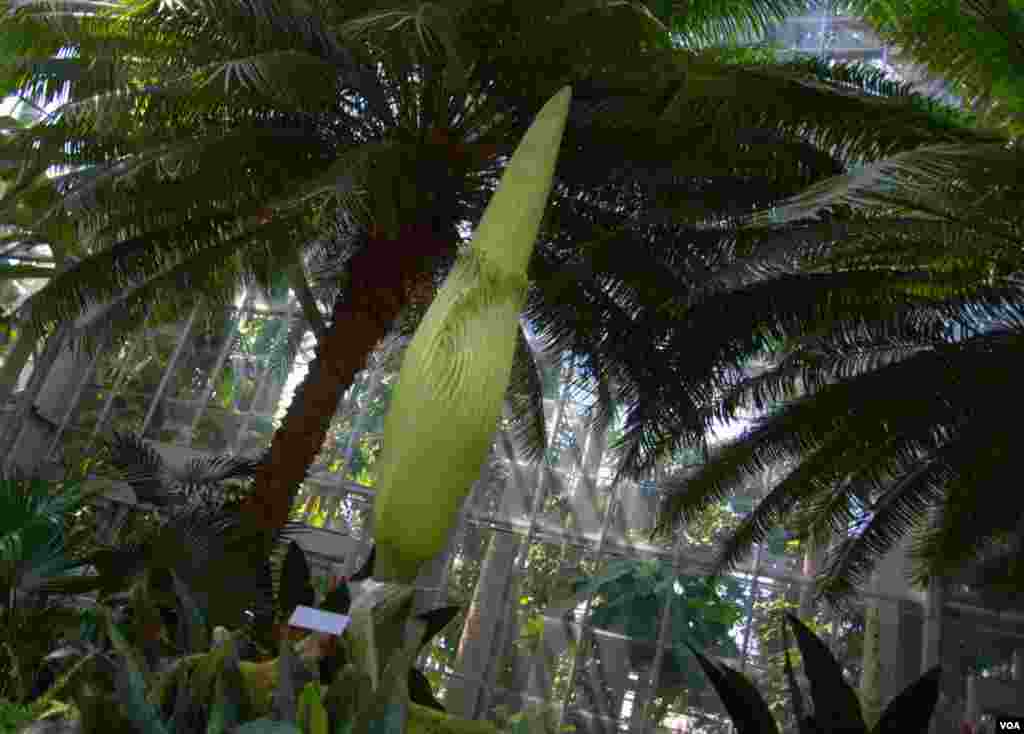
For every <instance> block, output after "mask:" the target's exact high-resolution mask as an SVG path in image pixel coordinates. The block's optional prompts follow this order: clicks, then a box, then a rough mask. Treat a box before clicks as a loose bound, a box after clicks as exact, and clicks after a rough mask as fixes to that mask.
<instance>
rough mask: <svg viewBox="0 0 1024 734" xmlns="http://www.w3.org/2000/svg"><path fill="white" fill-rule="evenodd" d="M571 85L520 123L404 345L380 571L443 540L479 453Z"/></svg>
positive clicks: (391, 574)
mask: <svg viewBox="0 0 1024 734" xmlns="http://www.w3.org/2000/svg"><path fill="white" fill-rule="evenodd" d="M571 96H572V90H571V89H570V88H569V87H565V88H563V89H562V90H561V91H559V92H558V93H557V94H556V95H555V96H554V97H552V98H551V99H550V100H548V102H547V104H545V105H544V107H543V108H542V109H541V111H540V112H539V113H538V115H537V118H536V119H535V120H534V122H533V124H532V125H531V126H530V128H529V129H528V130H527V131H526V135H524V136H523V139H522V141H521V142H520V143H519V147H517V148H516V151H515V153H514V154H513V156H512V159H511V160H510V161H509V164H508V167H507V168H506V169H505V172H504V174H503V175H502V178H501V182H500V184H499V186H498V190H497V191H496V192H495V193H494V196H493V197H492V198H491V201H490V203H489V204H488V205H487V209H486V211H485V212H484V215H483V218H482V219H481V221H480V224H479V226H478V227H477V230H476V233H475V235H474V238H473V242H472V244H471V245H470V246H469V247H468V248H467V249H466V250H465V251H463V252H461V253H460V254H459V257H458V260H457V261H456V264H455V266H454V267H453V269H452V271H451V273H450V274H449V275H448V278H447V279H446V280H445V283H444V285H443V286H442V287H441V289H440V291H439V292H438V294H437V297H436V298H435V299H434V302H433V303H432V304H431V306H430V308H429V309H428V310H427V313H426V315H425V316H424V317H423V321H422V322H421V323H420V326H419V328H418V329H417V330H416V333H415V335H414V336H413V338H412V341H411V343H410V344H409V347H408V349H407V350H406V353H405V358H404V361H403V363H402V369H401V371H400V372H399V377H398V384H397V385H396V386H395V392H394V397H393V400H392V403H391V408H390V410H389V411H388V414H387V417H386V418H385V421H384V449H383V454H382V457H381V469H380V474H379V476H378V482H377V487H378V490H377V498H376V502H375V507H374V511H375V530H374V532H375V535H376V543H377V551H378V559H377V573H376V576H377V578H378V579H381V580H393V581H401V582H409V581H411V580H412V579H414V578H415V577H416V574H417V572H418V571H419V568H420V566H421V565H422V564H423V563H424V562H426V561H428V560H430V559H431V558H433V557H434V556H435V555H437V554H438V553H439V552H440V551H441V550H442V549H443V548H444V546H445V543H446V541H447V539H448V534H449V531H450V530H451V528H452V525H453V524H454V522H455V519H456V515H457V513H458V509H459V505H460V503H461V502H462V500H463V499H464V498H465V496H466V494H467V493H468V491H469V489H470V486H471V485H472V483H473V481H474V480H475V479H476V477H477V475H478V474H479V472H480V467H481V465H482V464H483V462H484V461H485V460H486V458H487V452H488V450H489V448H490V445H491V441H492V438H493V435H494V430H495V427H496V425H497V421H498V416H499V415H500V412H501V405H502V400H503V398H504V395H505V391H506V389H507V388H508V383H509V378H510V375H511V370H512V357H513V353H514V350H515V344H516V330H517V329H518V325H519V315H520V313H521V311H522V307H523V302H524V300H525V297H526V287H527V276H526V266H527V263H528V262H529V260H530V255H531V253H532V252H533V247H534V243H535V242H536V239H537V234H538V231H539V229H540V221H541V215H542V214H543V212H544V208H545V206H546V204H547V199H548V194H549V193H550V191H551V185H552V180H553V177H554V170H555V161H556V159H557V157H558V149H559V146H560V145H561V140H562V134H563V132H564V130H565V122H566V118H567V116H568V113H569V101H570V99H571Z"/></svg>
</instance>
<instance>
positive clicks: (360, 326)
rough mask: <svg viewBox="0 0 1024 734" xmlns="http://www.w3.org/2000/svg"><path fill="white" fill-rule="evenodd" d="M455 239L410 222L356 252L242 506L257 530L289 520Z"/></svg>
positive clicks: (271, 529) (269, 531) (274, 528)
mask: <svg viewBox="0 0 1024 734" xmlns="http://www.w3.org/2000/svg"><path fill="white" fill-rule="evenodd" d="M455 244H456V241H455V238H454V236H452V235H443V234H441V233H439V232H438V231H437V229H435V228H434V227H432V226H431V225H429V224H426V225H423V224H419V225H406V226H403V227H402V228H401V229H400V231H399V234H398V237H397V239H395V240H390V241H389V240H385V239H383V238H371V240H370V241H369V242H368V243H367V244H366V245H365V246H364V247H363V248H362V249H361V250H360V251H358V252H357V253H356V254H355V255H353V256H352V259H351V260H350V261H349V267H348V273H349V281H348V283H347V285H346V288H345V290H344V291H343V292H342V294H341V295H340V296H339V298H338V300H337V301H336V302H335V304H334V308H333V311H332V318H331V324H330V326H329V327H328V329H327V331H326V333H325V334H324V337H323V339H322V340H320V341H319V342H318V344H317V350H316V352H317V353H316V357H315V358H314V359H313V361H312V362H311V363H310V365H309V372H308V373H307V375H306V379H305V380H304V381H303V382H302V383H301V384H300V385H299V386H298V387H297V388H296V389H295V396H294V398H293V399H292V402H291V405H289V406H288V411H287V413H286V414H285V416H284V420H282V422H281V427H280V428H278V429H277V432H276V433H275V434H274V439H273V441H272V442H271V445H270V451H269V453H268V455H267V459H266V460H265V461H264V463H263V464H262V465H261V466H260V468H259V470H258V471H257V473H256V476H255V481H254V483H253V491H252V493H251V495H250V496H249V497H248V498H247V499H246V501H245V502H244V503H243V505H242V508H241V510H242V513H243V516H244V517H246V518H247V519H248V520H249V521H250V522H251V523H253V527H254V528H255V529H258V530H260V531H263V532H264V533H267V534H272V533H274V532H276V531H277V530H279V529H280V528H282V527H283V526H284V525H285V523H286V522H287V521H288V516H289V513H290V510H291V505H292V501H293V500H294V498H295V494H296V492H297V491H298V488H299V485H300V484H301V482H302V480H303V479H304V478H305V477H306V472H307V471H308V470H309V467H310V466H311V465H312V464H313V460H314V459H315V458H316V456H317V454H319V453H320V450H321V449H322V448H323V444H324V441H325V439H326V437H327V430H328V428H329V427H330V422H331V419H332V418H333V417H334V413H335V411H336V410H337V408H338V403H339V401H340V400H341V398H342V396H343V395H344V394H345V391H346V390H347V389H348V388H349V387H350V386H351V385H352V381H353V379H354V378H355V376H356V374H357V373H358V372H359V371H360V370H361V369H362V368H363V367H364V366H365V365H366V360H367V357H368V356H369V355H370V353H371V352H372V351H373V349H374V347H376V346H377V344H378V343H379V342H380V340H381V339H383V338H384V337H385V336H386V335H387V333H388V331H389V330H390V329H391V326H392V324H393V323H394V321H395V318H396V317H397V316H398V315H399V313H400V312H401V311H402V309H403V308H404V307H405V306H406V305H407V304H408V303H409V293H410V291H411V290H412V288H413V287H414V286H415V284H416V282H417V281H418V280H419V279H420V278H422V277H423V276H424V275H425V274H426V273H429V272H431V271H433V269H434V267H435V263H436V260H437V258H438V257H440V256H443V255H446V254H449V253H452V252H454V251H455Z"/></svg>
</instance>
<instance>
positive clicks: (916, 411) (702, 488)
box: [662, 0, 1024, 604]
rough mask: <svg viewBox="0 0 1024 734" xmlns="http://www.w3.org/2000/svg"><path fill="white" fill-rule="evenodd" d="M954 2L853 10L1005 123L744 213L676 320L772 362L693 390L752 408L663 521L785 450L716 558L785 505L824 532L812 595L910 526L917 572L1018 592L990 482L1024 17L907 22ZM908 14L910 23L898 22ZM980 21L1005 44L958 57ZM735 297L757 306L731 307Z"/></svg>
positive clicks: (1022, 239) (754, 536) (980, 31)
mask: <svg viewBox="0 0 1024 734" xmlns="http://www.w3.org/2000/svg"><path fill="white" fill-rule="evenodd" d="M955 5H956V3H953V4H949V5H948V6H947V5H942V6H941V7H940V6H927V7H926V6H925V5H923V4H918V3H914V2H912V1H910V0H908V2H903V3H899V4H897V5H894V6H887V7H886V9H882V8H880V6H878V5H877V4H873V3H862V4H860V5H859V6H858V7H860V8H861V9H862V12H865V13H869V14H870V15H869V18H870V19H871V20H872V22H875V23H876V24H877V25H879V27H880V28H882V29H883V31H884V33H883V36H884V34H885V33H889V34H890V36H889V37H890V40H898V41H899V42H900V44H901V45H903V46H905V47H907V48H909V49H910V50H911V51H912V52H919V53H920V54H921V55H922V56H921V58H922V60H923V61H925V62H927V63H928V64H929V66H930V68H932V69H933V70H934V71H937V72H941V73H949V74H951V75H952V78H953V79H954V81H956V82H957V83H959V84H961V89H962V90H966V91H965V94H966V96H968V97H987V98H988V102H985V104H984V105H982V106H983V107H984V111H985V115H984V117H985V119H988V120H990V121H993V122H999V123H1000V124H1001V126H1002V127H1003V129H1004V132H1005V133H1007V134H1008V136H1006V137H1004V138H1003V139H1002V140H1001V141H993V142H990V143H983V144H968V145H939V146H925V147H923V148H921V149H919V150H915V151H907V152H904V153H900V154H897V155H895V156H892V157H890V158H887V159H883V160H880V161H877V162H875V163H872V164H868V165H865V166H862V167H860V168H859V169H856V170H852V171H849V172H847V173H846V174H843V175H840V176H836V177H834V178H832V179H828V180H825V181H823V182H820V183H818V184H816V185H814V186H811V187H810V188H808V189H807V190H806V191H804V192H802V193H801V194H800V195H799V196H797V197H794V198H792V199H790V200H788V201H786V202H782V203H781V204H780V205H779V206H776V207H775V208H774V209H771V210H770V211H764V212H762V213H760V214H758V215H756V216H753V217H751V218H750V219H749V220H748V222H747V223H746V236H749V237H752V238H753V239H754V241H757V242H759V243H760V244H759V246H758V249H757V251H756V252H755V253H754V254H755V256H754V257H751V258H750V259H749V260H748V262H746V263H743V262H738V263H736V264H734V267H732V268H731V269H730V270H729V271H728V275H729V277H730V278H731V283H732V284H733V289H732V290H731V291H729V292H728V293H722V294H716V295H715V296H713V297H711V298H708V299H705V300H704V301H703V302H701V303H699V304H697V305H694V306H693V307H692V309H691V310H690V311H689V312H688V317H689V318H690V319H691V323H690V325H689V326H688V329H689V332H690V334H691V337H692V336H694V335H696V334H697V333H698V329H699V326H698V325H699V324H705V325H707V324H711V323H714V325H715V328H716V332H717V333H715V335H714V338H715V339H716V342H715V343H716V344H717V345H718V347H717V348H718V349H719V350H720V351H721V352H722V353H723V354H724V353H726V352H725V350H728V349H733V348H735V347H734V345H735V344H738V343H742V344H745V345H746V346H747V347H748V348H749V347H751V346H756V348H758V349H760V350H761V353H762V355H770V356H771V357H772V358H773V359H774V364H773V366H772V368H771V369H770V370H768V371H767V372H764V373H763V374H759V375H757V376H755V377H749V376H744V375H742V374H739V373H733V374H731V375H728V376H727V377H726V378H725V379H722V380H719V381H718V382H717V383H716V384H714V385H713V386H712V387H713V389H709V390H708V392H706V393H705V395H706V397H707V402H706V406H705V410H704V416H705V418H707V419H710V417H711V416H714V417H717V418H720V419H725V420H729V419H735V418H737V417H738V416H740V415H741V413H742V411H743V410H751V409H752V410H754V411H755V412H757V413H758V414H759V415H760V418H759V419H758V420H757V421H755V422H754V424H753V425H752V426H751V428H750V429H749V430H748V431H747V433H746V434H745V435H744V436H742V437H741V438H740V439H739V440H737V441H735V442H733V443H732V444H731V445H729V446H726V447H725V448H723V449H722V450H721V451H720V452H719V454H718V456H717V458H716V460H715V461H714V462H712V463H711V464H710V465H709V466H708V467H707V468H706V470H705V471H703V472H702V473H700V474H699V475H698V476H696V477H694V478H693V479H691V480H690V481H689V482H686V483H684V482H683V481H681V478H677V480H676V481H675V482H674V483H673V485H674V486H673V487H672V491H671V496H670V497H669V499H668V501H667V503H666V505H665V507H664V510H665V512H664V514H663V517H662V521H663V527H667V526H668V524H669V523H670V522H671V521H673V520H678V519H680V518H687V517H690V516H691V515H692V514H693V513H695V512H697V511H698V510H699V509H700V508H701V507H703V506H704V505H705V504H706V503H708V502H711V501H714V500H715V499H718V498H721V497H722V496H723V495H724V494H727V493H729V492H730V491H732V490H733V489H734V488H735V487H737V486H738V484H739V483H740V482H741V481H742V479H743V478H744V477H745V476H747V475H749V474H750V473H756V472H759V471H760V470H761V469H762V468H763V467H765V466H772V465H778V464H780V463H781V462H784V461H791V462H793V468H792V470H791V471H790V472H789V473H788V474H787V475H786V476H785V477H784V478H783V479H782V480H781V481H780V482H779V483H778V484H777V485H776V486H775V487H774V489H773V490H772V491H771V492H770V493H769V494H768V496H767V497H766V498H765V499H764V501H763V502H762V503H761V504H760V505H759V506H758V507H757V508H756V509H755V510H754V512H753V513H752V514H751V515H750V516H749V517H748V518H747V519H746V520H745V521H744V523H743V524H742V525H741V526H740V528H739V529H738V531H737V533H736V535H735V536H734V537H733V538H732V540H731V541H730V543H729V544H727V546H726V547H725V548H724V549H723V551H722V553H721V555H720V563H719V568H720V569H725V568H729V567H731V566H733V565H734V564H735V563H736V562H737V561H738V560H740V559H741V558H742V557H743V556H744V555H746V553H747V552H748V551H749V550H750V549H751V547H752V546H753V545H754V544H756V543H757V542H760V540H761V539H762V538H763V537H764V535H765V533H766V532H767V531H768V530H769V529H771V528H772V527H774V526H777V525H778V524H779V523H781V522H791V523H793V524H794V526H795V527H797V528H798V529H799V530H800V531H801V532H802V533H804V534H808V535H809V534H817V535H818V536H819V537H829V536H832V535H833V533H835V534H837V535H838V536H839V539H840V540H839V542H838V544H837V545H836V546H835V547H834V548H833V549H832V551H831V553H830V557H829V559H828V563H827V564H826V568H825V569H824V571H823V573H822V575H821V578H820V582H821V583H820V585H819V590H820V591H821V592H823V593H824V594H825V595H826V597H827V598H829V599H830V600H832V601H840V600H842V599H843V598H844V597H846V596H847V595H848V594H849V592H850V591H852V590H853V589H854V588H856V587H857V586H861V585H863V584H865V583H866V582H867V581H868V579H869V576H870V573H871V571H872V569H873V568H874V566H875V564H876V563H877V561H878V560H879V559H880V558H881V557H882V556H883V555H885V554H886V553H887V552H888V551H889V550H891V549H892V548H894V547H895V546H896V545H897V544H898V543H899V541H900V540H901V539H902V538H903V537H904V536H905V535H906V534H907V533H911V532H912V533H913V534H914V543H913V544H912V555H913V556H914V557H915V559H916V561H917V563H916V567H915V569H914V578H915V580H916V581H918V582H924V581H925V580H927V579H928V578H931V577H939V578H941V577H946V578H950V577H955V576H957V575H959V576H960V577H961V580H962V581H964V582H966V583H970V584H972V585H984V586H985V587H987V589H988V597H989V600H990V601H992V602H993V603H1003V604H1005V603H1008V602H1010V601H1013V602H1014V603H1016V602H1019V598H1017V597H1018V594H1016V593H1015V592H1014V591H1013V590H1015V589H1019V588H1021V584H1022V583H1024V571H1022V569H1024V565H1022V563H1021V561H1022V560H1024V546H1022V544H1021V542H1020V538H1021V530H1022V526H1021V525H1020V521H1019V519H1018V518H1019V517H1020V511H1021V510H1022V509H1024V506H1022V505H1021V503H1020V499H1019V497H1018V494H1017V493H1013V492H1009V493H1007V492H1005V491H1004V488H1005V487H1007V486H1012V484H1011V482H1013V481H1014V480H1013V479H1012V477H1013V472H1014V463H1013V461H1012V449H1011V446H1012V439H1011V438H1010V435H1011V433H1012V431H1007V430H1006V429H1005V428H1003V426H1005V425H1006V421H1007V417H1008V416H1012V415H1013V414H1014V411H1015V409H1016V408H1017V407H1018V406H1017V403H1016V397H1015V396H1016V395H1017V394H1018V391H1017V389H1016V388H1015V387H1014V380H1015V375H1016V374H1017V373H1016V367H1017V366H1018V365H1019V364H1020V360H1021V359H1022V358H1024V350H1022V346H1024V341H1022V337H1024V321H1022V313H1024V291H1022V290H1021V285H1022V283H1021V280H1020V275H1019V274H1020V273H1021V271H1022V266H1024V260H1022V257H1021V252H1022V245H1024V219H1022V217H1021V211H1020V201H1021V196H1022V194H1024V190H1022V188H1021V180H1022V173H1024V158H1022V155H1021V151H1020V148H1019V146H1018V145H1017V144H1016V140H1015V138H1013V137H1012V136H1014V135H1016V134H1017V132H1019V107H1017V106H1016V105H1017V101H1018V100H1019V90H1018V89H1017V88H1016V87H1014V86H1013V85H1009V83H1008V81H1007V76H1006V75H1007V74H1008V73H1009V72H1010V71H1013V70H1016V69H1019V67H1020V57H1019V56H1018V52H1019V49H1020V48H1024V36H1022V35H1021V33H1020V32H1019V31H1018V30H1017V28H1018V26H1017V25H1016V23H1017V21H1019V20H1020V19H1021V17H1022V16H1021V13H1020V11H1018V10H1014V9H1008V8H1003V11H1005V12H1000V9H999V7H997V5H998V4H995V3H993V4H987V3H967V4H965V7H968V8H969V9H970V11H971V12H970V13H967V14H964V15H962V16H961V17H959V18H958V20H957V24H955V25H951V26H944V25H942V24H937V23H932V22H929V23H925V22H923V20H922V19H923V18H924V17H926V16H928V17H931V15H932V14H934V13H938V14H942V13H945V14H947V15H949V14H951V13H953V12H954V11H953V7H954V6H955ZM901 9H902V10H901ZM890 10H891V11H892V13H894V14H895V15H894V14H891V13H890ZM904 11H905V12H906V14H907V15H906V17H907V18H916V19H917V22H915V21H913V20H911V21H909V22H907V23H903V22H902V20H898V19H897V18H896V15H898V14H900V13H901V12H904ZM963 26H966V27H968V30H964V29H963ZM957 28H959V29H960V30H959V31H958V32H954V31H956V29H957ZM886 29H888V30H886ZM982 38H995V39H998V40H999V43H994V45H993V46H992V47H990V48H989V49H988V52H986V53H985V54H981V55H979V56H978V57H971V56H970V55H969V54H962V53H961V51H962V50H963V49H965V48H970V47H973V46H976V45H977V44H979V43H980V39H982ZM1004 82H1006V83H1004ZM783 286H785V287H788V289H789V290H788V293H787V296H786V298H784V299H781V298H777V297H776V296H777V294H778V293H779V292H780V288H781V287H783ZM737 299H742V300H743V301H745V302H746V303H747V304H748V306H749V308H748V309H746V310H744V313H746V312H747V311H748V310H749V311H750V312H751V313H757V317H756V318H746V317H744V316H737V315H735V310H736V305H737ZM741 302H742V301H741ZM703 343H704V344H705V345H706V344H707V342H703ZM713 362H714V358H713V357H709V358H708V360H707V361H705V362H703V365H702V366H698V367H695V369H698V370H699V369H704V370H705V371H706V372H707V371H710V370H711V365H712V364H713ZM698 412H699V411H694V413H693V415H696V414H697V413H698ZM676 435H677V436H678V435H681V431H676ZM668 443H669V442H663V444H664V445H667V444H668ZM662 448H664V446H662ZM1011 596H1012V597H1013V598H1012V599H1011Z"/></svg>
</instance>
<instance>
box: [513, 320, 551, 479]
mask: <svg viewBox="0 0 1024 734" xmlns="http://www.w3.org/2000/svg"><path fill="white" fill-rule="evenodd" d="M505 400H506V405H507V407H508V410H509V416H508V417H509V419H510V421H511V424H512V425H511V426H510V429H509V434H510V435H511V436H512V438H513V439H514V440H515V444H516V446H517V449H518V455H519V456H522V457H523V458H524V459H525V460H526V461H530V462H532V461H537V460H538V459H539V458H540V457H541V456H543V455H544V452H545V451H546V450H547V435H548V434H547V428H546V427H545V418H544V390H543V386H542V384H541V379H540V371H539V369H538V367H537V362H536V359H535V358H534V354H533V348H532V347H531V345H530V342H529V340H528V339H527V337H526V334H525V332H524V331H523V327H522V326H520V327H519V333H518V336H517V340H516V351H515V355H514V358H513V362H512V375H511V379H510V381H509V387H508V392H507V394H506V398H505Z"/></svg>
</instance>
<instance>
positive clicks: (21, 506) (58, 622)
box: [0, 476, 92, 702]
mask: <svg viewBox="0 0 1024 734" xmlns="http://www.w3.org/2000/svg"><path fill="white" fill-rule="evenodd" d="M91 494H92V492H90V491H86V490H84V489H82V487H81V485H80V484H77V483H74V482H58V483H51V482H46V481H43V480H39V479H26V478H21V477H15V476H8V477H4V478H2V479H0V599H2V602H0V644H2V647H0V696H3V697H6V698H9V699H10V700H13V701H16V702H24V701H26V700H27V697H28V695H29V692H30V690H31V688H32V686H33V682H34V680H35V676H36V673H37V672H38V668H39V666H40V664H41V661H42V658H43V656H44V655H45V654H46V653H47V652H48V651H49V650H50V648H51V647H52V646H53V645H54V644H55V642H56V641H57V640H59V639H60V637H61V636H62V635H64V634H67V633H68V632H69V631H70V630H71V629H73V628H74V627H75V626H76V624H77V615H76V613H75V612H74V611H73V610H72V609H71V608H70V607H68V606H66V605H64V604H62V603H61V600H55V599H46V600H44V601H42V602H40V601H39V599H38V598H37V594H38V591H39V590H40V589H42V588H44V587H45V585H46V584H48V583H50V582H52V581H54V580H56V579H61V578H66V577H67V573H68V572H69V571H70V570H72V569H73V568H74V567H75V566H76V565H77V557H76V555H77V554H78V552H79V551H80V550H81V549H80V547H79V546H80V542H81V538H80V537H79V536H78V535H77V534H74V533H70V532H69V531H68V529H67V527H66V524H67V520H68V517H69V516H70V515H72V514H74V513H75V512H77V511H78V510H79V509H80V508H81V507H82V506H83V505H85V504H86V503H87V502H88V500H89V497H90V495H91Z"/></svg>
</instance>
